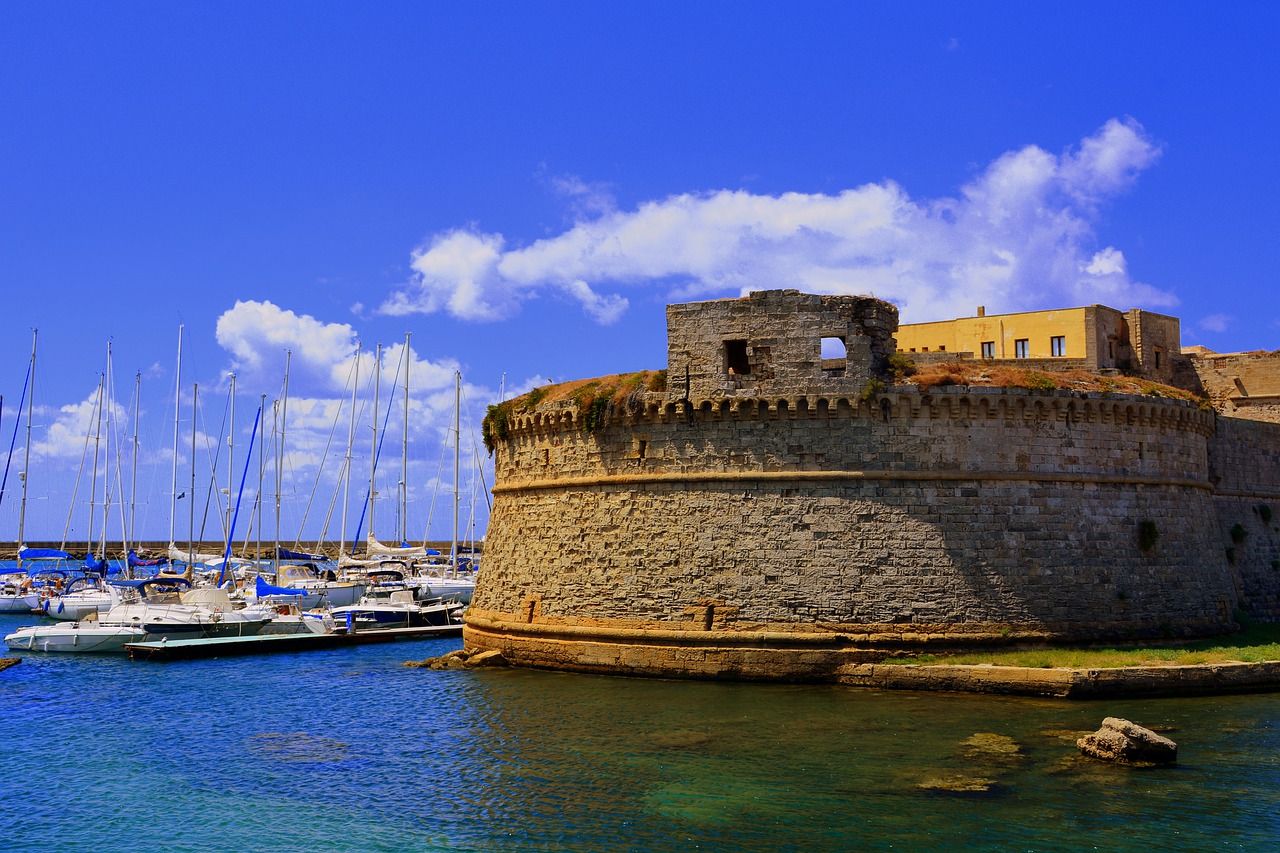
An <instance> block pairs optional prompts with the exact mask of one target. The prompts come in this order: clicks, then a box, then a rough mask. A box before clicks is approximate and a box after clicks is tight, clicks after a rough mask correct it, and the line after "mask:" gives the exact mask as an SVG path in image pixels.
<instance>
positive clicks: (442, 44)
mask: <svg viewBox="0 0 1280 853" xmlns="http://www.w3.org/2000/svg"><path fill="white" fill-rule="evenodd" d="M1275 8H1276V7H1274V6H1273V5H1271V4H1265V3H1239V4H1209V3H1168V2H1161V3H1142V2H1131V3H1122V4H1115V3H1087V2H1082V3H1072V4H1054V5H1049V4H1026V3H984V4H963V5H958V4H952V3H849V2H841V3H808V4H780V3H779V4H765V3H742V2H733V3H729V2H721V3H717V2H703V3H693V4H690V3H662V2H645V3H572V2H564V3H555V4H531V3H519V4H517V3H465V4H464V3H401V2H380V3H371V4H364V3H361V4H357V3H345V4H338V3H324V2H307V3H300V2H299V3H292V2H272V3H249V2H219V3H171V2H155V3H148V2H121V3H112V4H103V3H88V2H84V3H65V2H21V0H18V1H17V2H15V1H14V0H10V2H6V3H4V4H0V81H3V82H2V83H0V282H3V286H4V294H5V307H6V310H5V315H4V316H5V317H6V319H7V328H6V333H5V334H4V335H3V336H2V337H0V393H2V394H3V395H4V411H3V421H0V437H2V438H3V444H4V449H3V450H0V454H4V455H7V447H8V445H9V443H10V441H11V440H12V439H13V433H12V430H13V427H14V424H15V422H16V421H15V417H16V409H17V405H18V400H19V398H20V396H21V394H22V389H23V382H24V377H25V375H26V370H27V364H28V360H29V356H30V350H31V332H32V329H35V328H38V329H39V340H40V343H39V356H38V361H37V371H36V387H35V392H34V404H35V407H36V416H35V418H34V427H33V441H32V461H31V465H30V468H31V470H30V475H29V478H28V483H29V493H28V494H29V499H28V513H27V525H26V526H27V530H26V538H27V539H28V540H37V539H53V540H59V541H60V540H62V539H63V537H64V535H66V536H67V537H68V539H69V541H71V542H76V541H81V542H82V541H83V540H84V538H85V537H86V536H87V534H88V529H89V521H88V515H89V509H90V506H89V501H88V499H87V497H86V496H87V494H88V489H89V482H90V479H91V475H90V474H89V473H79V474H78V472H80V471H81V470H82V469H85V470H87V469H88V468H89V467H90V466H89V465H88V464H87V463H82V460H83V459H85V458H86V457H85V446H86V436H88V435H89V434H90V433H91V432H94V433H95V434H96V432H97V430H96V426H95V425H96V420H95V417H94V411H95V400H96V398H97V387H98V383H99V378H100V376H101V375H102V374H103V373H104V371H106V370H107V361H106V350H107V345H108V342H110V344H111V348H112V360H111V379H112V381H113V383H114V386H115V391H116V393H115V394H114V395H113V405H114V406H115V407H116V410H112V411H114V412H115V414H114V417H113V418H107V419H105V420H106V421H108V423H110V424H113V426H112V427H111V430H110V433H111V434H110V436H103V437H102V438H100V439H99V442H98V443H99V446H106V445H111V448H112V449H111V450H110V451H106V450H103V451H101V452H102V456H101V457H100V460H101V461H100V464H101V465H104V466H109V469H110V470H114V469H115V467H116V466H117V464H120V463H122V464H123V465H124V473H123V476H122V477H121V479H120V480H119V482H118V483H116V482H113V483H112V495H113V496H112V497H111V501H112V502H113V503H115V502H118V501H119V495H120V494H121V493H123V494H124V495H125V496H126V500H127V497H128V495H129V493H130V491H131V484H130V475H129V473H128V471H127V468H128V465H129V463H130V461H131V455H130V453H128V452H124V451H123V450H122V448H125V447H127V446H129V441H130V440H131V437H132V421H131V416H132V406H133V399H134V377H135V375H136V374H138V373H141V376H142V379H141V392H140V400H139V402H140V410H141V414H140V423H141V425H140V427H139V445H140V454H141V458H142V461H141V463H140V466H139V473H138V497H137V499H136V502H135V506H136V516H135V529H137V531H138V533H139V535H140V536H143V537H147V538H165V537H167V535H168V530H169V523H170V522H169V507H170V495H171V491H170V480H171V470H172V467H173V461H172V442H173V418H174V414H173V413H174V396H175V376H174V371H175V366H176V348H177V337H178V327H179V326H180V325H182V326H183V327H184V332H183V341H184V343H183V355H184V364H183V376H182V384H183V390H182V394H181V406H180V408H179V411H180V424H179V431H180V433H181V438H180V441H179V453H178V456H179V459H178V468H179V472H180V473H179V480H180V482H181V484H180V488H179V490H180V491H184V490H187V489H188V487H189V484H190V480H191V469H192V459H191V455H192V454H191V451H190V446H191V428H192V415H191V409H190V402H191V392H192V388H191V386H192V383H199V387H200V403H201V405H200V407H199V409H198V410H197V414H196V417H195V421H196V425H197V427H198V431H199V433H198V436H197V451H196V454H195V455H196V459H195V466H194V467H195V469H196V471H197V480H198V485H197V491H198V492H200V493H201V497H200V500H201V503H200V504H199V510H200V511H199V513H198V516H200V517H203V516H204V510H203V507H204V503H203V501H204V497H203V495H204V493H205V492H207V490H208V486H207V483H208V481H209V480H210V473H209V472H210V469H211V468H212V467H214V466H213V463H212V460H211V458H210V451H209V450H208V449H207V448H210V447H213V446H215V445H218V444H219V443H221V444H225V442H226V438H225V436H226V433H227V431H228V427H226V426H224V419H225V417H226V412H227V406H228V396H229V395H228V387H229V380H228V374H229V373H231V372H235V373H236V375H237V397H236V419H235V420H236V422H235V424H234V425H233V429H232V431H233V432H234V434H235V436H236V438H235V447H236V453H237V454H238V456H239V458H240V459H241V461H243V456H244V453H245V451H246V449H247V447H248V442H249V433H250V431H251V427H252V421H253V417H254V412H255V410H256V408H257V405H258V402H259V400H260V399H261V398H262V395H266V398H267V401H268V407H270V405H271V401H272V400H275V399H279V398H281V396H282V383H283V377H284V364H285V352H286V350H288V351H291V352H292V357H291V358H292V361H291V370H290V385H289V419H288V421H287V422H286V423H285V428H284V435H285V441H284V447H285V455H284V457H283V458H284V460H285V462H284V463H283V465H282V467H283V468H284V470H285V475H284V477H283V478H282V485H281V491H282V494H283V497H282V510H281V514H282V519H283V520H282V527H283V528H284V529H283V530H282V533H281V535H282V538H284V539H285V540H286V541H292V540H293V539H294V538H295V537H296V536H297V535H298V534H297V531H298V530H299V529H300V528H303V527H304V524H303V520H302V519H303V514H304V513H306V518H307V520H306V522H305V531H304V533H305V537H306V538H309V539H310V538H315V537H316V536H317V535H319V531H320V530H321V528H322V527H325V525H324V524H323V518H324V516H325V515H326V514H328V515H329V516H330V522H329V524H328V525H327V531H326V535H327V538H328V539H330V540H336V539H337V536H338V521H337V519H338V517H339V516H340V513H341V510H340V503H339V504H337V505H336V507H335V508H334V509H332V510H330V509H329V507H330V506H331V505H334V502H335V500H337V498H336V497H335V496H336V495H338V494H339V493H340V490H339V489H337V487H336V485H335V478H336V476H337V467H338V463H339V462H340V461H341V457H342V456H343V455H345V446H346V436H347V431H348V416H349V406H350V403H349V398H350V395H351V389H350V379H349V377H350V375H351V369H350V366H351V363H352V359H353V353H354V350H355V346H356V343H357V341H358V342H359V343H360V344H361V346H362V347H363V352H364V363H363V364H362V367H361V387H360V389H359V391H358V397H359V399H360V400H361V402H360V404H359V408H360V410H361V419H360V424H359V425H358V426H357V442H356V451H355V454H354V456H355V461H354V469H355V473H354V475H353V479H354V482H353V486H352V489H351V493H352V504H351V507H350V509H349V516H350V518H351V520H350V521H349V523H348V537H350V536H351V535H352V531H353V530H354V526H355V522H354V519H355V517H356V516H357V515H358V513H359V509H358V507H356V506H355V503H356V502H357V501H358V500H361V499H363V496H364V492H365V490H366V489H367V483H368V476H369V475H368V459H369V456H370V452H369V450H368V446H369V443H370V440H371V427H370V425H369V423H370V416H369V412H370V410H371V409H372V400H371V399H370V398H371V395H372V391H371V389H369V388H368V387H367V386H366V381H367V380H368V378H369V377H371V376H372V375H373V370H372V360H371V355H370V354H371V353H372V351H373V349H374V347H375V346H376V345H377V344H379V343H381V344H383V345H385V346H387V347H388V352H387V355H386V358H385V359H384V365H383V369H384V374H383V375H384V379H383V397H382V404H383V406H384V407H385V406H386V393H387V392H386V389H387V388H388V387H389V386H391V385H393V384H396V383H397V382H399V383H400V384H403V373H400V376H401V378H400V379H399V380H396V379H395V378H394V377H395V376H396V375H397V372H398V364H399V363H400V358H401V345H402V343H403V341H404V336H405V334H406V333H411V334H412V338H411V350H412V352H411V355H412V367H411V370H410V401H411V413H410V417H409V421H410V430H409V433H410V439H409V444H410V450H409V458H410V475H409V478H408V481H409V501H408V508H407V511H406V512H405V513H404V515H405V521H406V522H407V527H408V530H409V535H410V536H411V537H412V538H418V537H420V536H421V535H422V531H423V530H425V529H426V526H427V522H428V516H430V518H431V531H430V535H431V536H432V537H433V538H439V537H447V536H448V535H449V525H448V524H447V521H446V516H447V513H446V512H445V511H444V510H442V506H445V505H447V498H446V497H445V496H443V495H440V492H439V490H438V484H443V486H444V488H445V490H446V492H447V491H448V490H449V489H451V487H452V482H453V474H452V464H451V458H450V457H449V456H448V455H447V454H444V453H443V451H444V448H445V444H446V441H447V435H448V423H449V420H450V418H451V417H452V401H453V391H452V381H453V380H452V372H453V370H455V369H458V370H461V371H462V374H463V381H464V384H465V389H466V390H465V394H464V396H465V398H466V400H465V404H464V407H465V409H466V414H467V415H469V416H470V418H469V419H470V420H471V421H477V420H478V419H479V417H480V416H481V415H482V414H483V410H484V406H485V404H487V403H489V402H492V401H493V400H494V399H496V397H497V395H498V393H499V389H500V387H502V383H503V378H504V377H505V387H506V389H507V391H508V392H509V393H514V392H516V391H520V390H525V389H527V388H529V387H531V386H532V385H534V384H540V383H542V382H545V381H548V380H555V379H569V378H576V377H582V376H593V375H601V374H606V373H613V372H619V371H627V370H636V369H642V368H657V367H663V366H665V364H664V363H665V319H664V314H663V306H664V305H665V304H667V303H668V302H672V301H682V300H688V299H700V298H712V297H719V296H731V295H737V294H739V293H742V292H746V291H749V290H752V289H759V288H767V287H799V288H801V289H804V290H809V291H817V292H854V293H865V292H871V293H875V294H876V295H877V296H880V297H881V298H886V299H890V300H892V301H894V302H896V303H897V304H898V305H899V307H900V310H901V314H902V319H903V321H905V322H911V321H922V320H929V319H940V318H944V317H950V316H961V315H966V314H970V313H972V311H973V308H974V307H975V306H977V305H979V304H981V305H985V306H986V308H987V311H988V312H989V313H1001V312H1006V311H1015V310H1028V309H1034V308H1043V307H1066V306H1070V305H1082V304H1091V303H1094V302H1101V303H1103V304H1108V305H1112V306H1113V307H1117V308H1121V309H1125V308H1130V307H1141V308H1148V309H1151V310H1156V311H1162V312H1165V313H1170V314H1174V315H1176V316H1179V317H1181V318H1182V329H1183V341H1184V344H1202V345H1204V346H1208V347H1210V348H1212V349H1215V350H1218V351H1222V352H1232V351H1240V350H1249V349H1277V348H1280V300H1277V299H1276V297H1275V295H1274V291H1273V287H1272V283H1273V281H1274V280H1275V277H1276V274H1275V271H1274V267H1273V265H1272V264H1270V263H1268V262H1267V261H1268V260H1269V259H1271V257H1272V255H1273V254H1274V247H1275V245H1276V242H1277V236H1280V222H1278V221H1277V220H1278V214H1277V205H1276V204H1275V202H1274V199H1275V198H1276V197H1277V195H1280V166H1278V165H1277V164H1278V163H1280V160H1278V159H1277V157H1276V155H1275V152H1276V151H1277V150H1280V109H1277V107H1276V93H1277V92H1278V91H1280V72H1278V71H1277V67H1278V63H1277V61H1276V59H1275V55H1276V53H1277V43H1278V42H1280V38H1278V36H1280V12H1277V11H1276V10H1275ZM399 405H400V404H399V403H398V402H395V403H394V404H393V407H392V410H391V414H390V417H389V421H388V423H389V428H390V431H391V434H390V435H389V436H388V439H387V445H386V447H385V448H384V451H383V455H382V456H381V457H380V461H379V474H378V478H379V486H378V491H379V493H380V494H381V498H380V500H379V504H378V507H379V508H378V510H377V514H376V516H375V521H374V531H375V534H376V535H377V536H378V537H379V538H381V539H387V540H389V539H392V538H395V536H396V535H398V533H397V531H398V528H399V526H400V521H399V512H398V510H397V509H396V508H395V503H396V502H395V501H394V500H391V499H390V498H391V496H393V495H394V494H395V492H396V490H397V486H396V483H397V481H398V479H399V470H400V458H401V444H402V434H403V429H402V426H401V424H402V423H403V419H402V414H401V410H400V408H399ZM384 414H385V413H384ZM269 416H270V412H268V417H269ZM23 426H25V425H23ZM471 431H472V429H471V427H470V426H466V427H464V430H463V432H464V445H468V444H469V442H470V433H471ZM277 434H278V433H277ZM331 435H333V436H334V438H332V439H331V438H330V436H331ZM23 437H24V433H23V430H22V429H20V430H19V433H18V438H17V447H18V452H17V456H16V459H15V461H14V463H13V465H12V466H11V467H10V475H9V480H8V483H7V485H6V490H5V494H4V498H3V505H2V506H0V537H3V538H4V539H7V540H9V541H13V539H15V538H16V536H17V506H18V503H19V501H18V496H19V488H18V484H17V473H18V471H19V470H20V469H21V468H22V465H21V462H20V460H21V459H22V458H23V456H22V446H23ZM442 455H443V456H444V458H445V463H444V465H443V471H441V470H440V469H441V458H442ZM471 455H472V453H471V450H470V448H469V446H468V447H467V449H466V451H465V453H464V462H465V461H466V457H467V456H471ZM233 461H234V460H233ZM322 462H323V465H322V464H321V463H322ZM267 467H268V477H267V484H266V486H265V489H266V490H267V491H270V492H273V491H274V487H273V486H272V485H271V482H270V481H271V474H272V473H273V471H274V462H268V463H267ZM463 467H464V468H466V469H468V470H466V471H464V472H463V479H462V489H463V491H464V492H465V493H466V494H465V495H464V508H463V517H464V521H465V520H467V519H469V518H471V517H472V513H471V511H470V506H471V505H472V504H476V505H478V506H479V511H478V512H477V513H475V524H476V527H477V529H478V530H482V529H483V523H484V516H485V514H486V513H485V511H484V507H483V499H482V498H481V497H476V498H473V497H472V496H471V495H472V492H473V491H476V492H478V491H479V488H478V487H476V488H473V485H472V483H473V481H474V476H473V474H471V473H470V469H471V468H473V467H474V466H471V465H464V466H463ZM225 468H226V461H225V456H220V457H219V461H218V467H217V468H216V470H217V474H218V479H219V481H220V483H219V485H220V487H221V488H225V487H226V480H227V479H228V477H229V476H231V478H232V479H236V480H238V478H239V473H235V474H233V475H228V474H227V472H226V470H225ZM256 475H257V471H256V466H255V467H254V469H253V471H252V472H251V476H250V477H249V489H248V493H250V494H252V492H253V491H254V490H255V489H256V486H257V476H256ZM112 476H113V477H114V476H115V475H112ZM77 482H79V483H80V485H79V487H78V488H77V486H76V484H77ZM117 486H118V488H117ZM98 488H99V491H101V489H102V485H101V482H100V483H99V486H98ZM73 495H74V497H73ZM433 495H440V496H439V497H437V498H436V508H435V510H434V512H433V511H432V510H431V509H430V507H431V501H432V497H433ZM308 503H309V504H310V505H311V509H310V510H309V511H308V510H307V509H306V507H307V504H308ZM98 512H99V513H100V512H101V509H100V508H99V509H98ZM242 512H244V511H242ZM216 515H217V514H216V513H211V514H210V515H209V520H208V521H207V522H206V523H205V535H206V538H209V539H218V538H220V537H221V536H222V535H223V534H222V530H221V527H220V526H219V523H218V522H217V521H216ZM188 517H189V512H188V509H187V506H186V505H183V506H182V507H181V508H180V512H179V518H178V521H177V522H176V524H175V526H176V528H177V533H178V538H179V539H184V538H185V536H186V532H187V529H188ZM244 518H245V516H244V515H243V514H242V520H241V523H240V526H239V527H238V528H237V538H238V539H239V538H241V537H242V536H243V535H244V532H245V521H244ZM108 520H109V525H108V530H109V531H110V534H109V535H110V537H111V538H112V539H114V540H118V539H119V532H118V531H119V529H120V528H121V527H122V526H124V525H123V523H122V521H121V520H120V516H119V509H113V510H111V514H110V515H109V516H108ZM199 524H200V521H199V520H197V526H198V525H199ZM94 529H95V530H96V531H100V530H101V520H100V519H99V520H96V521H95V522H94ZM365 529H366V530H367V522H366V527H365ZM64 531H66V532H65V534H64ZM273 533H274V531H273V530H272V525H271V520H270V519H269V520H268V523H267V526H266V528H265V534H266V535H269V536H270V535H273ZM95 536H96V534H95Z"/></svg>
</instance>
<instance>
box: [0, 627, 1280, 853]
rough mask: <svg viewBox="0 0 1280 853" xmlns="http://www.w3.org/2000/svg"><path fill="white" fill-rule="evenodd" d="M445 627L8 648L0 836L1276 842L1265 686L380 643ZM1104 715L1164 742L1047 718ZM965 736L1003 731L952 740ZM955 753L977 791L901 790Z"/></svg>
mask: <svg viewBox="0 0 1280 853" xmlns="http://www.w3.org/2000/svg"><path fill="white" fill-rule="evenodd" d="M30 621H31V619H30V618H29V617H20V618H19V617H0V630H3V631H4V632H6V633H7V632H8V631H9V630H12V628H13V627H16V626H17V625H18V624H24V623H28V622H30ZM458 645H459V641H457V640H426V641H417V642H411V643H396V644H388V645H381V646H365V647H359V648H349V649H335V650H330V651H324V652H313V653H306V654H294V655H276V656H267V657H258V658H232V659H226V660H209V661H190V662H176V663H150V662H136V663H135V662H131V661H129V660H128V659H127V658H101V657H77V656H56V655H41V654H24V655H22V656H23V657H24V660H23V663H22V664H20V665H19V666H17V667H14V668H12V669H9V670H7V671H5V672H3V673H0V715H2V717H0V718H2V719H3V725H4V729H5V732H6V735H5V738H4V750H3V764H2V765H0V766H3V769H4V790H5V794H4V796H3V797H2V798H0V827H3V830H0V849H5V850H33V849H40V848H48V849H53V848H56V849H62V850H95V851H162V850H163V851H188V850H189V851H207V850H211V849H230V850H268V849H270V850H282V851H328V850H334V851H337V850H353V849H362V850H374V851H383V850H385V851H393V850H394V851H400V850H405V851H437V850H438V851H613V850H626V851H667V850H671V851H674V850H680V851H689V850H714V851H785V850H797V851H798V850H805V851H816V850H908V851H915V850H943V849H952V848H955V847H958V846H959V847H963V848H966V849H977V850H992V851H995V850H1000V851H1006V850H1036V851H1052V850H1094V849H1096V850H1117V851H1129V850H1133V851H1137V850H1142V851H1148V850H1151V849H1153V848H1154V849H1160V850H1274V849H1277V848H1278V847H1280V818H1278V817H1277V814H1278V813H1280V812H1278V809H1280V793H1278V792H1280V725H1277V720H1280V694H1277V695H1255V696H1241V697H1218V698H1206V699H1196V700H1170V699H1162V700H1149V701H1124V702H1096V703H1087V704H1080V703H1073V704H1068V703H1065V702H1058V701H1048V700H1043V701H1041V700H1027V699H1006V698H992V697H967V696H940V695H924V694H904V693H879V692H874V691H864V690H855V689H848V688H834V687H811V686H806V687H797V686H763V685H746V684H705V683H696V682H669V681H647V680H631V679H622V678H605V677H597V676H581V675H570V674H560V673H543V672H530V671H520V670H483V671H474V672H456V671H455V672H432V671H430V670H426V669H410V668H406V667H403V666H402V665H401V664H402V663H403V662H404V661H406V660H420V659H422V658H426V657H430V656H434V655H439V654H443V653H444V652H447V651H449V650H451V649H454V648H457V647H458ZM1108 715H1119V716H1125V717H1129V718H1130V719H1133V720H1135V721H1136V722H1139V723H1142V724H1144V725H1148V726H1152V727H1170V729H1171V731H1169V732H1168V736H1169V737H1171V738H1173V739H1174V740H1176V741H1177V742H1178V744H1179V758H1180V763H1179V764H1178V765H1177V766H1176V767H1174V768H1170V769H1161V770H1145V771H1143V770H1133V769H1126V768H1119V767H1110V766H1106V765H1102V764H1098V763H1093V762H1088V761H1085V760H1084V759H1081V758H1079V757H1078V754H1077V751H1076V749H1075V747H1074V743H1073V739H1074V735H1073V734H1072V733H1074V732H1077V731H1083V730H1092V729H1096V728H1097V725H1098V723H1099V722H1100V721H1101V720H1102V718H1103V717H1105V716H1108ZM975 733H994V734H999V735H1005V736H1007V737H1009V738H1012V739H1013V740H1014V741H1016V742H1017V744H1018V745H1019V747H1020V753H1019V754H1018V755H1017V756H1014V757H1000V756H992V755H990V754H986V756H987V757H983V755H984V754H978V755H974V754H970V753H969V752H967V750H966V747H965V746H964V744H963V742H964V741H965V740H967V739H968V738H970V737H971V736H972V735H974V734H975ZM955 774H963V775H968V776H980V777H984V778H987V779H991V780H993V781H994V783H995V787H994V788H993V789H992V791H991V792H990V793H988V794H985V795H981V796H957V795H947V794H937V793H930V792H928V791H927V790H924V789H922V788H921V787H920V785H921V783H922V782H924V781H925V780H927V779H930V778H935V777H939V776H949V775H955Z"/></svg>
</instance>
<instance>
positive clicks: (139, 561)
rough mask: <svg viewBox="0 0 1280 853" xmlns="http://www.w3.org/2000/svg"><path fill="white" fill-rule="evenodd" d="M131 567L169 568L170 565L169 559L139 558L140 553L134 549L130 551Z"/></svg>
mask: <svg viewBox="0 0 1280 853" xmlns="http://www.w3.org/2000/svg"><path fill="white" fill-rule="evenodd" d="M129 565H130V566H135V567H136V566H167V565H169V558H168V557H151V558H149V559H145V560H144V559H143V558H141V557H139V556H138V552H137V551H134V550H133V549H132V548H130V549H129Z"/></svg>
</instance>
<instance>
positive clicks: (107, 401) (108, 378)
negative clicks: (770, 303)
mask: <svg viewBox="0 0 1280 853" xmlns="http://www.w3.org/2000/svg"><path fill="white" fill-rule="evenodd" d="M102 387H103V397H102V411H101V412H100V413H99V418H100V420H103V421H105V422H106V429H105V432H104V433H103V434H104V435H105V436H106V446H105V447H103V448H102V547H101V548H100V549H99V551H98V558H99V559H101V560H106V559H107V527H108V525H109V523H110V521H111V435H112V430H113V429H116V427H115V425H114V424H113V423H112V421H113V420H114V417H115V406H114V405H112V404H113V401H114V400H115V393H116V389H115V372H114V370H113V368H112V365H111V341H110V340H108V341H107V372H106V374H105V378H104V379H103V386H102ZM119 463H120V460H119V459H116V477H117V478H118V477H119V476H120V464H119ZM121 509H123V505H121ZM120 538H121V539H123V538H124V515H123V514H121V516H120Z"/></svg>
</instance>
